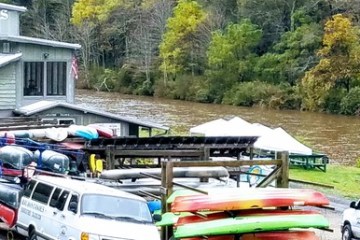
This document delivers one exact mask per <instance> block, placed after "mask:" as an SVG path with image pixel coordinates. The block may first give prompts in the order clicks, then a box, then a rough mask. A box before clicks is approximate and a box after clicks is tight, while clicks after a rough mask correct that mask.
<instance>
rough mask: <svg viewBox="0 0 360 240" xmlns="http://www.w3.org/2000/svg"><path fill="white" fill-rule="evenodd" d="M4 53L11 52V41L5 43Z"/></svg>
mask: <svg viewBox="0 0 360 240" xmlns="http://www.w3.org/2000/svg"><path fill="white" fill-rule="evenodd" d="M3 53H10V43H8V42H4V43H3Z"/></svg>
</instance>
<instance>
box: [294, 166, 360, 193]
mask: <svg viewBox="0 0 360 240" xmlns="http://www.w3.org/2000/svg"><path fill="white" fill-rule="evenodd" d="M290 178H293V179H299V180H305V181H309V182H315V183H322V184H327V185H331V186H334V189H328V188H321V189H322V190H323V191H324V192H328V193H333V194H337V195H340V196H343V197H345V198H348V199H352V200H357V199H359V196H360V187H359V185H360V168H356V167H346V166H341V165H330V164H329V165H327V171H326V172H322V171H320V170H315V169H314V170H305V169H301V168H291V169H290ZM310 188H313V187H311V186H310Z"/></svg>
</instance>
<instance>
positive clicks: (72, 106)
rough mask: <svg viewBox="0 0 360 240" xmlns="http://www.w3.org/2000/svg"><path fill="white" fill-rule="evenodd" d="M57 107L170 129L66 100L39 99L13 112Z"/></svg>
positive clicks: (29, 114)
mask: <svg viewBox="0 0 360 240" xmlns="http://www.w3.org/2000/svg"><path fill="white" fill-rule="evenodd" d="M55 107H63V108H69V109H73V110H78V111H81V112H83V113H91V114H95V115H99V116H103V117H108V118H112V119H115V120H119V121H122V122H128V123H132V124H137V125H139V126H142V127H148V128H156V129H162V130H166V131H168V130H170V128H169V127H166V126H163V125H161V124H157V123H152V122H147V121H146V122H145V121H142V120H139V119H135V118H128V117H123V116H119V115H117V114H113V113H109V112H104V111H99V110H95V109H90V108H87V107H82V106H79V105H75V104H70V103H66V102H56V101H39V102H35V103H32V104H29V105H26V106H23V107H20V108H18V109H15V110H14V111H13V112H14V114H16V115H22V116H32V115H34V114H36V113H39V112H42V111H45V110H48V109H51V108H55Z"/></svg>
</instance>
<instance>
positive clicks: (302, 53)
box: [255, 24, 321, 85]
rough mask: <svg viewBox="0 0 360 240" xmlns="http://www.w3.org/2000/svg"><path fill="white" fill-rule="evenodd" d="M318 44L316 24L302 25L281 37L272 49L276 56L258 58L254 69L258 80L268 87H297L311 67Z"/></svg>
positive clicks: (319, 41) (319, 34)
mask: <svg viewBox="0 0 360 240" xmlns="http://www.w3.org/2000/svg"><path fill="white" fill-rule="evenodd" d="M320 44H321V29H320V26H319V25H318V24H310V25H303V26H300V27H298V28H296V29H295V30H294V31H293V32H287V33H284V34H283V36H282V37H281V40H280V41H279V42H278V43H277V44H276V45H275V46H274V51H275V53H266V54H264V55H263V56H261V57H260V59H259V61H258V62H257V65H256V67H255V72H256V75H257V78H258V79H260V80H262V81H266V82H269V83H274V84H279V83H286V82H287V83H289V84H290V85H295V84H297V81H298V79H299V78H300V77H302V76H303V75H304V71H306V70H308V69H309V68H311V67H313V65H314V60H313V59H314V55H315V51H316V50H317V49H318V48H319V46H320Z"/></svg>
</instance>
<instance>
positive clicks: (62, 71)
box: [46, 62, 66, 96]
mask: <svg viewBox="0 0 360 240" xmlns="http://www.w3.org/2000/svg"><path fill="white" fill-rule="evenodd" d="M46 66H47V74H46V78H47V84H46V86H47V87H46V95H49V96H64V95H66V62H47V63H46Z"/></svg>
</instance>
